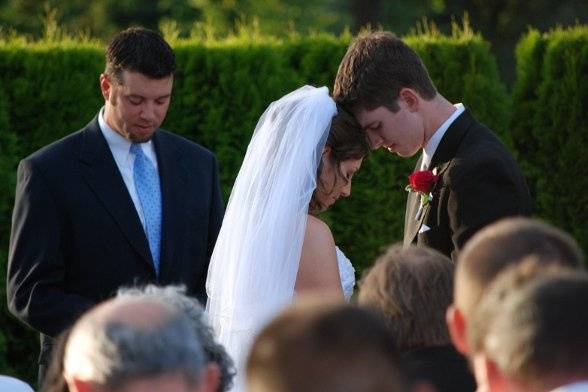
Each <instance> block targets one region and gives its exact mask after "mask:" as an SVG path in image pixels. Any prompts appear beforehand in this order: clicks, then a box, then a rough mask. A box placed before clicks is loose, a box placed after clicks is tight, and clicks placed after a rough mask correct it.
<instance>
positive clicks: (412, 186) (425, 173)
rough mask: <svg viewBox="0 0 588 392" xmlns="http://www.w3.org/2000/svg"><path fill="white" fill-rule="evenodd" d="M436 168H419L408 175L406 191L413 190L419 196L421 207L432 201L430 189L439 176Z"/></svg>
mask: <svg viewBox="0 0 588 392" xmlns="http://www.w3.org/2000/svg"><path fill="white" fill-rule="evenodd" d="M436 172H437V170H436V169H434V170H419V171H415V172H414V173H412V174H411V175H410V176H408V185H407V186H406V188H405V189H406V191H407V192H415V193H418V194H420V196H421V207H424V206H426V205H427V204H429V203H430V202H431V201H433V194H432V193H431V191H432V190H433V187H434V186H435V184H436V183H437V180H438V179H439V176H438V175H437V173H436Z"/></svg>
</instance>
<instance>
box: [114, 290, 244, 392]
mask: <svg viewBox="0 0 588 392" xmlns="http://www.w3.org/2000/svg"><path fill="white" fill-rule="evenodd" d="M117 295H118V297H123V298H124V297H145V298H153V299H158V300H161V301H164V302H165V303H167V304H169V305H171V306H174V307H176V308H177V309H178V310H180V311H182V312H184V313H185V314H186V315H187V316H188V317H189V318H190V320H191V321H192V322H193V323H194V331H195V332H196V335H197V336H198V340H199V341H200V343H201V344H202V349H203V350H204V356H205V360H206V362H207V364H208V365H212V366H213V367H217V368H218V370H219V373H220V379H219V386H218V391H219V392H220V391H228V390H229V389H230V388H231V385H232V380H233V377H234V376H235V369H234V366H233V360H232V359H231V358H230V357H229V355H228V354H227V352H226V350H225V348H224V347H223V346H222V345H220V344H219V343H217V342H216V341H215V339H214V333H213V331H212V328H211V327H210V325H209V324H208V323H207V321H206V319H205V314H204V308H203V307H202V305H200V302H198V300H197V299H196V298H193V297H189V296H188V295H187V294H186V288H185V287H183V286H166V287H158V286H155V285H153V284H150V285H147V286H145V287H142V288H122V289H119V290H118V294H117Z"/></svg>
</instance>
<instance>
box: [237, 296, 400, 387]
mask: <svg viewBox="0 0 588 392" xmlns="http://www.w3.org/2000/svg"><path fill="white" fill-rule="evenodd" d="M247 385H248V387H249V388H248V390H250V391H255V392H270V391H271V392H299V391H305V392H315V391H316V392H319V391H320V392H329V391H354V392H364V391H365V392H367V391H374V392H375V391H389V392H395V391H405V389H403V386H402V382H401V378H400V375H399V372H398V370H397V359H396V350H395V348H394V342H393V340H392V339H391V338H390V335H389V333H388V331H387V330H386V327H385V325H384V324H383V322H382V321H381V320H380V319H379V318H378V317H377V316H375V315H374V314H373V313H371V312H369V311H368V310H364V309H361V308H359V307H356V306H352V305H340V304H334V303H328V302H327V303H326V302H325V301H322V303H318V302H314V301H311V302H309V301H301V302H298V303H295V304H294V305H292V306H291V307H289V308H288V309H286V310H285V311H284V312H283V313H281V314H280V315H279V316H278V317H277V318H276V319H275V320H274V321H272V322H271V323H270V324H269V325H268V326H267V327H266V328H265V329H264V330H263V331H262V332H261V334H260V335H259V336H258V337H257V338H256V340H255V342H254V344H253V347H252V349H251V353H250V356H249V360H248V363H247Z"/></svg>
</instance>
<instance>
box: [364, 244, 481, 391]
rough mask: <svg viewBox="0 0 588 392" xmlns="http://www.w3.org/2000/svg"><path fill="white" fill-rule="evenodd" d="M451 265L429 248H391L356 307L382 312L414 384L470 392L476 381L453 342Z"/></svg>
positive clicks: (366, 282)
mask: <svg viewBox="0 0 588 392" xmlns="http://www.w3.org/2000/svg"><path fill="white" fill-rule="evenodd" d="M453 272H454V265H453V262H452V261H451V260H450V259H449V258H448V257H446V256H444V255H443V254H441V253H439V252H437V251H435V250H433V249H429V248H421V247H418V248H417V247H415V246H410V247H407V248H403V247H402V245H400V244H399V245H392V246H391V247H390V248H388V250H387V251H386V253H384V254H383V255H382V256H381V257H379V258H378V259H377V260H376V262H375V263H374V266H373V267H372V268H371V270H369V272H368V273H367V274H366V275H365V276H364V278H363V279H362V283H361V287H360V290H359V296H358V303H359V304H360V305H362V306H367V307H370V308H372V309H374V310H376V311H378V312H380V313H381V314H382V316H383V318H384V320H385V322H386V324H387V327H388V329H389V330H390V332H391V333H392V336H393V337H394V338H395V340H396V344H397V346H398V350H399V351H400V352H401V353H402V354H403V355H402V362H403V366H404V368H405V370H406V372H407V374H408V375H409V378H410V379H411V381H412V383H413V384H418V383H423V382H428V383H430V384H432V385H434V386H435V387H436V389H437V390H438V391H453V392H458V391H472V390H474V389H475V382H474V378H473V376H472V375H471V373H470V372H469V370H468V366H467V362H466V360H465V358H463V357H462V356H461V355H459V354H458V353H457V352H456V351H455V349H454V348H453V346H452V345H451V340H450V338H449V332H448V331H447V325H446V323H445V312H446V310H447V307H448V306H449V305H450V304H451V301H452V296H453Z"/></svg>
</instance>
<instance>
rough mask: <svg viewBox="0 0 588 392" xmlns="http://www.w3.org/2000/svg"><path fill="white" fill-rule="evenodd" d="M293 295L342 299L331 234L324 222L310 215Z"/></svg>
mask: <svg viewBox="0 0 588 392" xmlns="http://www.w3.org/2000/svg"><path fill="white" fill-rule="evenodd" d="M296 292H297V293H298V294H300V293H305V294H307V293H317V294H320V295H324V294H332V295H336V296H338V297H341V299H342V298H343V290H342V289H341V278H340V276H339V266H338V264H337V253H336V251H335V241H334V240H333V235H332V234H331V230H330V229H329V226H327V224H326V223H325V222H323V221H321V220H320V219H318V218H315V217H314V216H312V215H309V216H308V221H307V223H306V232H305V234H304V243H303V245H302V255H301V256H300V266H299V268H298V275H297V277H296Z"/></svg>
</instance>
